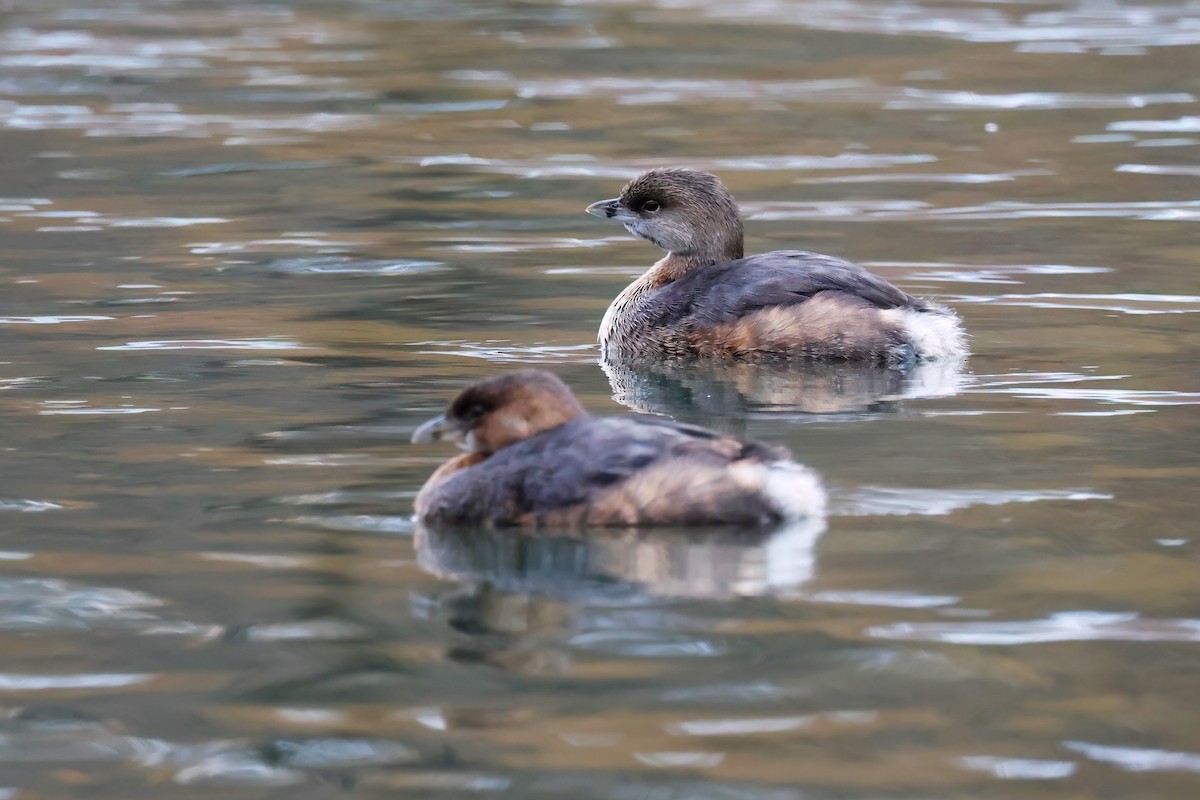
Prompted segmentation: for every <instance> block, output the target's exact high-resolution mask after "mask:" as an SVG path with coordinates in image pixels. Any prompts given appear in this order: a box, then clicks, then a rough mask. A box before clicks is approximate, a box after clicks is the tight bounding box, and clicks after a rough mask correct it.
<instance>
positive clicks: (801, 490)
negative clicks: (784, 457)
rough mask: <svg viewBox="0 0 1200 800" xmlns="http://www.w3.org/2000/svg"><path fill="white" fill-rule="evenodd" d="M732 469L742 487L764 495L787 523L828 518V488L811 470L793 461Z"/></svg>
mask: <svg viewBox="0 0 1200 800" xmlns="http://www.w3.org/2000/svg"><path fill="white" fill-rule="evenodd" d="M733 469H734V475H735V479H736V480H738V481H739V483H742V484H743V485H746V486H752V487H754V488H755V489H757V490H758V491H761V492H762V493H763V495H764V496H765V497H766V498H767V501H768V502H769V503H770V504H771V505H772V506H773V507H774V508H775V510H776V511H777V512H778V513H779V515H780V516H782V517H784V518H785V519H805V518H808V519H812V518H819V517H824V516H825V507H826V497H825V488H824V487H823V486H822V485H821V479H820V478H818V477H817V474H816V473H815V472H813V471H812V470H811V469H809V468H808V467H803V466H801V465H799V464H796V463H794V462H792V461H776V462H773V463H770V464H763V463H761V462H758V463H742V464H738V465H736V466H735V467H734V468H733Z"/></svg>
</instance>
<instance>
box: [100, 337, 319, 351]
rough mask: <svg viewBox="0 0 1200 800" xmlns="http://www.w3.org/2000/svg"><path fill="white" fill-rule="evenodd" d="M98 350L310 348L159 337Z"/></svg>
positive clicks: (287, 343)
mask: <svg viewBox="0 0 1200 800" xmlns="http://www.w3.org/2000/svg"><path fill="white" fill-rule="evenodd" d="M96 349H97V350H308V349H310V348H308V347H306V346H304V345H302V344H300V343H299V342H293V341H289V340H287V339H159V340H149V341H139V342H126V343H125V344H113V345H105V346H102V347H97V348H96Z"/></svg>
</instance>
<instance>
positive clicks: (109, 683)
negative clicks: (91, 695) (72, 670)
mask: <svg viewBox="0 0 1200 800" xmlns="http://www.w3.org/2000/svg"><path fill="white" fill-rule="evenodd" d="M155 677H157V676H155V675H153V674H150V673H125V674H121V673H102V674H77V675H20V674H15V673H11V672H5V673H0V690H4V691H15V692H22V691H24V692H43V691H51V690H54V689H119V688H122V687H125V686H137V685H138V684H142V683H146V682H148V681H150V680H152V679H153V678H155Z"/></svg>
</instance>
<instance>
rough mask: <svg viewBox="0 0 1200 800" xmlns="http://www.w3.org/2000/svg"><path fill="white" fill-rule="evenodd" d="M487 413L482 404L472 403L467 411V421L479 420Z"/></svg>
mask: <svg viewBox="0 0 1200 800" xmlns="http://www.w3.org/2000/svg"><path fill="white" fill-rule="evenodd" d="M486 412H487V409H486V408H484V407H483V404H482V403H474V404H472V405H471V407H470V408H468V409H467V419H479V418H480V417H482V416H483V415H484V413H486Z"/></svg>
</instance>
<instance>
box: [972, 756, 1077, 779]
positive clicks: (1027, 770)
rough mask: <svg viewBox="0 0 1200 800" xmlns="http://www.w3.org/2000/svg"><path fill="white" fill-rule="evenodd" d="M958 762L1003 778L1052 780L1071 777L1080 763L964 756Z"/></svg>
mask: <svg viewBox="0 0 1200 800" xmlns="http://www.w3.org/2000/svg"><path fill="white" fill-rule="evenodd" d="M958 763H959V764H960V765H961V766H962V767H965V768H966V769H970V770H975V771H977V772H989V773H991V774H992V775H993V776H995V777H997V778H999V779H1001V780H1009V781H1012V780H1035V781H1050V780H1059V779H1061V778H1069V777H1070V776H1072V775H1074V774H1075V771H1076V770H1077V769H1078V768H1079V765H1078V764H1076V763H1075V762H1074V761H1047V760H1042V759H1034V758H998V757H996V756H963V757H962V758H960V759H959V760H958Z"/></svg>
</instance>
